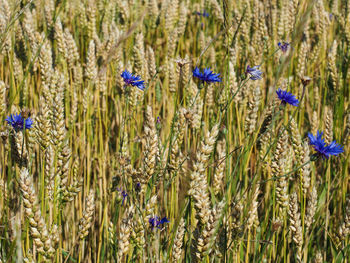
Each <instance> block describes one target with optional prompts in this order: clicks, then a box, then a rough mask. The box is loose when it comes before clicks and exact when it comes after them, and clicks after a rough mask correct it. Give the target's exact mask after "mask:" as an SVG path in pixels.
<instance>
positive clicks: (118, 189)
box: [117, 187, 128, 205]
mask: <svg viewBox="0 0 350 263" xmlns="http://www.w3.org/2000/svg"><path fill="white" fill-rule="evenodd" d="M117 191H118V192H119V193H120V194H121V195H122V197H123V201H122V205H123V204H124V201H125V198H126V197H127V196H128V194H127V193H126V192H125V191H124V190H122V189H121V188H118V187H117Z"/></svg>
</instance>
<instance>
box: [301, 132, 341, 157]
mask: <svg viewBox="0 0 350 263" xmlns="http://www.w3.org/2000/svg"><path fill="white" fill-rule="evenodd" d="M322 135H323V132H320V131H317V136H316V137H315V136H313V135H312V133H310V132H309V133H308V135H307V136H308V137H309V139H310V144H311V145H312V146H313V147H314V149H315V150H316V151H317V154H318V155H319V156H321V157H322V158H323V159H325V158H326V159H328V158H329V156H331V155H334V156H336V155H338V154H340V153H342V152H344V149H343V147H341V146H340V145H339V144H337V143H336V142H335V141H332V142H331V143H330V144H329V145H327V144H326V143H325V141H324V139H322Z"/></svg>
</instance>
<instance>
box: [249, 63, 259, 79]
mask: <svg viewBox="0 0 350 263" xmlns="http://www.w3.org/2000/svg"><path fill="white" fill-rule="evenodd" d="M258 68H260V65H258V66H254V67H252V68H251V67H250V66H249V65H248V66H247V70H246V72H245V73H246V74H250V79H251V80H258V79H262V76H261V75H262V71H261V70H259V69H258Z"/></svg>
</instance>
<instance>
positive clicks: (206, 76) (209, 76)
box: [193, 67, 221, 83]
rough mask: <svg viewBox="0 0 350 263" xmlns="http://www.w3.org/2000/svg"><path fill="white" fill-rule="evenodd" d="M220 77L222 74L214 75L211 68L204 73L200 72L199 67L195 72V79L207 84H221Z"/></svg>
mask: <svg viewBox="0 0 350 263" xmlns="http://www.w3.org/2000/svg"><path fill="white" fill-rule="evenodd" d="M219 75H220V74H215V73H213V72H212V71H211V69H210V68H205V69H204V72H203V73H201V72H200V71H199V68H198V67H196V68H195V69H194V70H193V77H196V78H198V79H200V80H201V81H203V82H206V83H212V82H221V79H220V78H219Z"/></svg>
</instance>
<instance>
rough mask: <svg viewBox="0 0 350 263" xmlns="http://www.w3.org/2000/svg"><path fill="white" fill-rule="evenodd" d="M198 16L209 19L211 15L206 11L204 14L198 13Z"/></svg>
mask: <svg viewBox="0 0 350 263" xmlns="http://www.w3.org/2000/svg"><path fill="white" fill-rule="evenodd" d="M196 14H197V15H199V16H203V17H209V13H207V11H205V10H204V11H203V13H201V12H198V11H197V12H196Z"/></svg>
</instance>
